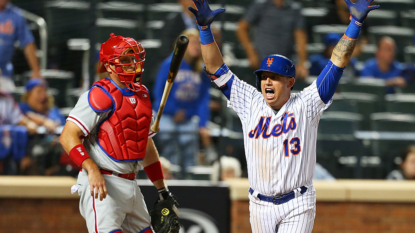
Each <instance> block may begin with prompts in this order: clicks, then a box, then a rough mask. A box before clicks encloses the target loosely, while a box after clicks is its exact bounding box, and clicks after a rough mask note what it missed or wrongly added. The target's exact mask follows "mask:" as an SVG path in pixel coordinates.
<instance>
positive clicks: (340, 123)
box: [318, 111, 363, 140]
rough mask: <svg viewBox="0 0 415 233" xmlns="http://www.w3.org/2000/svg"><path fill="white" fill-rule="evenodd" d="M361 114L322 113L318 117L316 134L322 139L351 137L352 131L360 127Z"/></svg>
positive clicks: (352, 136)
mask: <svg viewBox="0 0 415 233" xmlns="http://www.w3.org/2000/svg"><path fill="white" fill-rule="evenodd" d="M362 120H363V116H362V115H361V114H358V113H350V112H334V111H328V112H325V113H323V115H322V116H321V118H320V123H319V127H318V135H319V137H320V138H322V139H327V138H328V139H334V140H342V139H348V140H350V139H352V138H354V133H355V132H356V131H357V130H359V129H360V122H361V121H362Z"/></svg>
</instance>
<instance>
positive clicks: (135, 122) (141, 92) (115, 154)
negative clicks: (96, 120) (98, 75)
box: [88, 79, 152, 162]
mask: <svg viewBox="0 0 415 233" xmlns="http://www.w3.org/2000/svg"><path fill="white" fill-rule="evenodd" d="M135 85H136V86H135V88H136V91H135V92H133V91H127V90H126V89H119V88H118V87H117V86H116V85H115V84H114V83H113V82H111V81H110V80H109V79H102V80H100V81H98V82H95V83H94V84H93V86H92V87H93V88H92V89H91V91H90V92H89V96H88V100H89V105H90V106H91V108H92V109H93V110H94V111H96V112H98V113H100V112H107V111H109V110H111V112H110V113H109V115H108V117H107V119H106V120H104V121H102V123H101V124H100V125H99V126H98V137H97V140H98V145H99V146H100V147H101V148H102V150H103V151H104V152H105V153H106V154H107V155H108V156H109V157H110V158H111V159H113V160H114V161H117V162H130V161H137V160H142V159H144V156H145V153H146V147H147V140H148V134H149V129H150V124H151V117H152V110H151V102H150V95H149V93H148V91H147V88H146V87H144V86H143V85H137V84H135ZM97 87H98V88H97Z"/></svg>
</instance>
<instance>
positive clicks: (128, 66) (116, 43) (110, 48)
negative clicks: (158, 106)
mask: <svg viewBox="0 0 415 233" xmlns="http://www.w3.org/2000/svg"><path fill="white" fill-rule="evenodd" d="M110 36H111V37H110V38H109V39H108V40H107V41H106V42H104V43H102V45H101V50H100V51H99V59H100V65H99V66H98V72H99V73H103V72H107V70H106V69H105V66H104V64H105V63H109V64H108V65H114V67H111V66H109V67H110V69H111V70H112V72H114V73H116V74H117V75H118V78H119V79H120V82H122V83H125V84H126V85H127V86H128V88H130V89H132V90H135V88H134V85H133V84H134V83H139V84H140V85H141V75H142V74H143V72H144V61H145V56H146V51H145V50H144V48H143V46H141V44H140V42H138V41H136V40H134V39H133V38H130V37H123V36H115V35H114V33H111V35H110ZM130 84H131V85H130Z"/></svg>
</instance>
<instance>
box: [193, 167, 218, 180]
mask: <svg viewBox="0 0 415 233" xmlns="http://www.w3.org/2000/svg"><path fill="white" fill-rule="evenodd" d="M212 173H213V167H211V166H192V167H188V168H187V176H188V177H187V178H188V179H190V180H210V177H211V175H212Z"/></svg>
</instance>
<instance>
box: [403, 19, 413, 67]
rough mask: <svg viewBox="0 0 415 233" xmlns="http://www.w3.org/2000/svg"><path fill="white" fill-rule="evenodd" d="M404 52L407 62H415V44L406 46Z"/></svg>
mask: <svg viewBox="0 0 415 233" xmlns="http://www.w3.org/2000/svg"><path fill="white" fill-rule="evenodd" d="M414 23H415V22H414ZM403 52H404V57H405V62H406V63H415V46H413V45H411V46H406V47H405V48H404V51H403Z"/></svg>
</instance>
